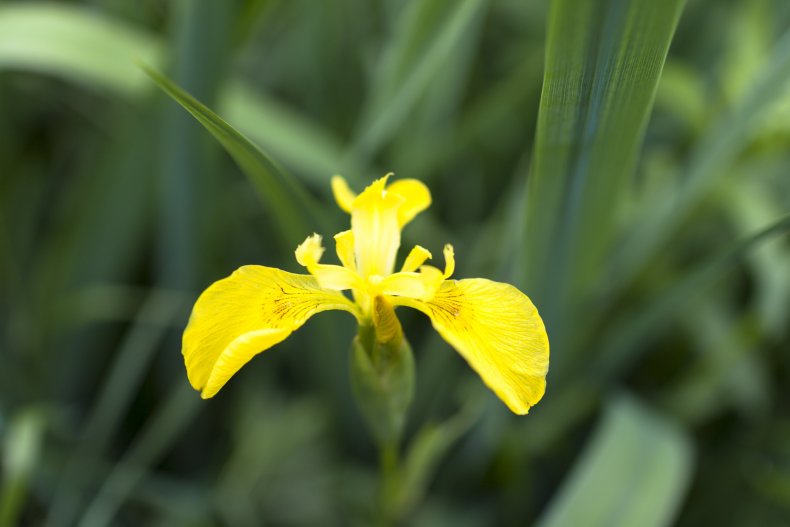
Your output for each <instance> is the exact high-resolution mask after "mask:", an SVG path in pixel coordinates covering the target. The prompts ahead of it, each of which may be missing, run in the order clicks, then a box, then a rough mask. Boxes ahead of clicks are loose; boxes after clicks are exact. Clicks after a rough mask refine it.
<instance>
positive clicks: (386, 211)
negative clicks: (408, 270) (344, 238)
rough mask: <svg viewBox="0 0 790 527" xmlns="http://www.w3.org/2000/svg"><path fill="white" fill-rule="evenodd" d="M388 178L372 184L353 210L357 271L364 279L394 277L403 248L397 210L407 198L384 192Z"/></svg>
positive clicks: (362, 194)
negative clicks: (396, 263) (391, 275)
mask: <svg viewBox="0 0 790 527" xmlns="http://www.w3.org/2000/svg"><path fill="white" fill-rule="evenodd" d="M387 178H388V176H385V177H383V178H381V179H377V180H376V181H374V182H373V183H371V184H370V186H368V187H367V188H366V189H365V190H364V191H363V192H362V193H361V194H360V195H359V196H357V198H356V199H355V200H354V207H353V209H352V211H351V230H352V231H353V232H354V252H355V254H356V262H357V268H358V269H359V272H360V274H362V276H364V277H367V276H372V275H380V276H387V275H389V274H392V271H393V268H394V266H395V257H396V255H397V253H398V247H400V225H399V224H398V209H399V208H400V206H401V204H402V203H403V201H404V199H405V198H403V197H402V196H400V195H399V194H394V193H392V192H388V191H387V190H385V187H386V184H387Z"/></svg>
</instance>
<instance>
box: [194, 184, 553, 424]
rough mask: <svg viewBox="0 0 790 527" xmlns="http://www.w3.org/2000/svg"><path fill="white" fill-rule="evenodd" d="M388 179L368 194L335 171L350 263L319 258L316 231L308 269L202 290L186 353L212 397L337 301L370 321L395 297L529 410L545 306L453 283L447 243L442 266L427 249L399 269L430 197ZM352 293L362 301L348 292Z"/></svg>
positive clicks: (303, 249) (512, 292) (513, 403)
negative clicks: (404, 238) (408, 232)
mask: <svg viewBox="0 0 790 527" xmlns="http://www.w3.org/2000/svg"><path fill="white" fill-rule="evenodd" d="M388 178H389V175H387V176H385V177H383V178H381V179H378V180H376V181H374V182H373V183H372V184H371V185H370V186H368V187H367V188H366V189H365V190H364V191H363V192H362V193H361V194H359V195H355V194H354V193H353V192H352V191H351V190H350V189H349V187H348V185H347V184H346V182H345V180H343V178H341V177H339V176H335V177H334V178H333V179H332V190H333V192H334V195H335V199H336V200H337V202H338V204H339V205H340V207H341V208H342V209H343V210H344V211H346V212H348V213H350V214H351V230H348V231H343V232H341V233H339V234H337V235H335V247H336V251H337V256H338V258H339V260H340V262H341V263H342V265H330V264H323V263H320V261H321V256H322V254H323V252H324V248H323V247H322V245H321V237H320V236H319V235H317V234H313V235H312V236H309V237H308V238H307V239H306V240H305V241H304V243H302V244H301V245H299V247H297V249H296V260H297V261H298V262H299V264H300V265H302V266H304V267H305V268H307V271H308V272H309V273H310V274H292V273H288V272H286V271H282V270H280V269H274V268H271V267H262V266H257V265H247V266H243V267H241V268H239V269H238V270H236V272H234V273H233V274H232V275H231V276H229V277H228V278H225V279H223V280H219V281H218V282H215V283H214V284H212V285H211V286H210V287H209V288H208V289H206V291H204V292H203V294H202V295H200V298H198V300H197V302H196V303H195V306H194V309H193V311H192V316H191V317H190V320H189V324H188V326H187V328H186V330H185V331H184V336H183V355H184V360H185V363H186V368H187V374H188V376H189V381H190V383H191V384H192V386H193V387H194V388H195V389H196V390H200V392H201V396H202V397H203V398H209V397H213V396H214V395H215V394H216V393H217V392H218V391H219V389H220V388H222V386H224V385H225V383H226V382H228V380H229V379H230V378H231V376H233V374H235V373H236V372H237V371H238V370H239V369H240V368H241V367H242V366H243V365H244V364H246V363H247V362H249V361H250V359H252V358H253V357H254V356H255V355H257V354H258V353H261V352H262V351H265V350H267V349H269V348H271V347H272V346H274V345H275V344H277V343H279V342H281V341H282V340H284V339H285V338H286V337H288V335H290V334H291V333H293V332H294V331H295V330H296V329H298V328H299V327H300V326H302V324H304V323H305V322H306V321H307V319H309V318H310V317H311V316H313V315H314V314H316V313H318V312H321V311H326V310H328V309H339V310H342V311H348V312H349V313H351V314H352V315H354V316H355V317H356V319H357V321H358V322H359V324H360V325H367V326H370V325H372V324H374V323H375V322H376V321H375V320H374V318H376V317H374V316H373V314H372V313H371V311H372V309H373V306H374V304H379V303H385V304H389V305H391V306H394V307H397V306H407V307H411V308H414V309H417V310H419V311H421V312H423V313H425V314H426V315H427V316H428V317H429V318H430V319H431V322H432V323H433V327H434V328H435V329H436V331H438V332H439V334H440V335H441V336H442V337H443V338H444V339H445V340H446V341H447V342H448V343H449V344H450V345H451V346H452V347H453V348H455V349H456V350H457V351H458V353H460V354H461V355H462V356H463V357H464V358H465V359H466V361H467V362H468V363H469V365H470V366H471V367H472V368H473V369H474V370H475V371H476V372H477V373H478V374H479V375H480V377H481V378H482V379H483V381H484V382H485V383H486V384H487V385H488V386H489V387H490V388H491V389H492V390H493V391H494V392H495V393H496V394H497V396H499V398H500V399H501V400H502V401H504V402H505V404H507V406H508V407H509V408H510V409H511V410H512V411H513V412H515V413H517V414H526V413H527V411H528V410H529V408H530V407H531V406H533V405H535V404H536V403H537V402H538V401H539V400H540V398H541V397H542V396H543V392H544V391H545V387H546V373H547V371H548V365H549V343H548V338H547V336H546V330H545V328H544V326H543V321H542V320H541V318H540V316H539V315H538V312H537V310H536V309H535V306H534V305H533V304H532V302H531V301H530V300H529V298H527V296H526V295H525V294H524V293H522V292H521V291H519V290H518V289H516V288H515V287H513V286H512V285H509V284H504V283H499V282H493V281H490V280H486V279H482V278H472V279H466V280H451V279H450V276H451V275H452V274H453V271H454V268H455V258H454V254H453V248H452V246H450V245H445V247H444V259H445V268H444V271H440V270H439V269H437V268H435V267H431V266H428V265H424V263H425V261H426V260H428V259H429V258H431V253H430V252H428V250H426V249H424V248H423V247H420V246H419V245H418V246H415V247H414V248H413V249H412V250H411V252H410V253H409V254H408V256H407V257H406V260H405V261H404V263H403V266H402V267H401V270H400V271H398V272H393V271H394V267H395V259H396V255H397V252H398V248H399V247H400V238H401V230H402V229H403V227H404V226H405V225H406V224H407V223H409V222H410V221H411V220H412V219H413V218H414V217H415V216H416V215H417V214H418V213H419V212H421V211H423V210H425V209H426V208H427V207H428V206H429V205H430V204H431V194H430V192H429V191H428V189H427V187H426V186H425V185H424V184H423V183H421V182H419V181H417V180H415V179H402V180H399V181H395V182H393V183H390V184H387V183H388ZM347 290H350V291H351V297H352V298H353V301H352V300H351V299H350V298H349V297H347V296H345V295H344V294H343V293H342V292H343V291H347ZM398 331H399V328H398Z"/></svg>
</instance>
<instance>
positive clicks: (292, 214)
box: [141, 64, 326, 244]
mask: <svg viewBox="0 0 790 527" xmlns="http://www.w3.org/2000/svg"><path fill="white" fill-rule="evenodd" d="M141 67H142V68H143V70H144V71H145V72H146V73H147V74H148V75H149V76H150V77H151V79H153V80H154V82H156V84H157V85H158V86H159V87H160V88H162V90H163V91H164V92H165V93H167V94H168V95H169V96H170V97H172V98H173V99H174V100H175V101H176V102H177V103H178V104H180V105H181V106H182V107H183V108H184V109H185V110H186V111H188V112H189V113H190V114H191V115H192V116H193V117H194V118H195V119H196V120H197V121H198V122H199V123H200V124H202V125H203V127H205V129H206V130H208V131H209V132H210V133H211V135H213V136H214V137H215V138H216V139H217V141H219V142H220V144H221V145H222V146H223V148H225V150H226V151H227V152H228V154H230V156H231V157H232V158H233V159H234V160H235V161H236V163H237V164H238V165H239V167H240V168H241V170H242V171H243V172H244V173H245V174H246V175H247V177H248V178H249V179H250V181H251V182H252V184H253V186H254V187H255V188H256V190H257V191H258V193H259V194H260V196H261V198H262V199H263V201H264V203H266V205H268V206H269V208H270V210H271V212H272V214H273V216H274V218H275V220H276V221H277V228H278V229H279V230H280V232H281V233H283V234H284V238H285V241H287V242H288V243H291V244H295V243H297V242H298V241H299V240H301V239H303V238H304V236H305V233H309V232H312V231H314V230H317V229H318V227H319V226H325V225H326V221H325V220H324V221H322V219H323V216H324V214H323V212H322V209H321V208H319V206H318V205H317V204H316V203H315V202H314V200H313V198H312V197H311V196H310V194H309V193H308V192H307V191H306V190H305V188H304V187H303V186H302V185H301V183H299V182H298V181H297V180H296V179H294V178H293V177H291V176H290V175H288V174H286V173H285V172H284V171H283V170H282V169H281V168H280V167H279V166H278V165H277V164H276V163H275V162H274V161H273V160H272V159H271V158H269V156H267V155H266V154H264V153H263V152H262V151H261V150H260V149H259V148H258V147H257V146H256V145H255V144H254V143H253V142H252V141H250V140H249V139H248V138H247V137H246V136H245V135H244V134H242V133H241V132H239V131H237V130H236V129H235V128H233V127H232V126H231V125H230V124H228V123H227V122H225V121H224V120H223V119H222V118H221V117H219V116H218V115H217V114H215V113H214V112H212V111H211V110H210V109H208V108H207V107H206V106H204V105H203V104H201V103H200V102H199V101H197V100H196V99H195V98H194V97H192V96H191V95H189V94H188V93H187V92H185V91H184V90H182V89H181V88H179V87H178V86H176V85H175V84H174V83H173V82H172V81H170V80H169V79H168V78H167V77H165V76H164V75H162V74H161V73H159V72H158V71H156V70H154V69H153V68H151V67H149V66H146V65H143V64H141Z"/></svg>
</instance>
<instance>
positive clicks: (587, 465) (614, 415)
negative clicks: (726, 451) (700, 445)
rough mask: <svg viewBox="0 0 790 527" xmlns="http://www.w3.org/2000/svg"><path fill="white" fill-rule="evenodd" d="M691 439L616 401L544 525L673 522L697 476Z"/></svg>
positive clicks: (647, 526) (657, 525)
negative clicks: (687, 489) (693, 474)
mask: <svg viewBox="0 0 790 527" xmlns="http://www.w3.org/2000/svg"><path fill="white" fill-rule="evenodd" d="M692 465H693V452H692V446H691V441H690V440H689V438H688V437H687V436H686V435H685V434H684V433H683V432H682V431H681V430H680V429H678V428H676V427H675V426H673V425H672V424H671V423H669V422H667V421H665V420H664V419H662V418H661V417H659V416H657V415H654V414H653V413H652V412H650V411H649V410H647V409H646V408H645V407H643V406H642V405H641V404H639V403H637V402H636V401H634V400H631V399H628V398H623V397H621V398H618V399H615V400H613V401H612V402H611V403H610V404H609V405H608V407H607V408H606V412H605V414H604V417H603V422H602V423H601V424H600V425H599V427H598V430H597V431H596V433H595V435H594V436H593V438H592V439H591V440H590V443H589V444H588V446H587V448H586V450H585V452H584V454H583V455H582V458H581V459H580V460H579V462H578V463H577V464H576V465H575V468H574V470H573V472H572V473H571V475H570V476H569V478H568V479H567V480H566V482H565V484H564V485H563V487H562V489H561V490H560V493H559V495H558V496H557V498H556V499H555V500H554V501H552V503H551V504H550V505H549V508H548V510H547V511H546V512H545V514H544V515H543V517H542V518H541V519H540V521H538V523H537V525H538V526H539V527H560V526H565V525H586V526H589V527H596V526H600V527H604V526H606V527H617V526H623V527H626V526H631V525H639V526H640V527H661V526H663V525H670V524H671V522H672V520H673V519H674V516H675V514H676V512H677V510H678V507H679V505H680V501H681V498H682V497H683V495H684V494H685V491H686V488H687V486H688V482H689V478H690V476H691V471H692Z"/></svg>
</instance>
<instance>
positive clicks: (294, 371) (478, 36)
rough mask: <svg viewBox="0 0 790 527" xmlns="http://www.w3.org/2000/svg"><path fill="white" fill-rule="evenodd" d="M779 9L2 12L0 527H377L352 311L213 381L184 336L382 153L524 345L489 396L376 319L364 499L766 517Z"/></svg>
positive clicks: (405, 506) (412, 509) (783, 387)
mask: <svg viewBox="0 0 790 527" xmlns="http://www.w3.org/2000/svg"><path fill="white" fill-rule="evenodd" d="M788 21H790V9H788V7H787V5H786V2H784V1H782V0H733V1H730V2H719V1H716V0H699V1H697V2H688V5H685V3H684V2H683V1H682V0H671V1H667V2H653V1H649V0H594V1H591V2H578V1H573V0H550V1H549V0H546V1H542V0H539V1H536V2H521V1H518V0H463V1H457V2H453V1H449V0H410V1H408V2H402V1H396V0H380V1H377V2H367V1H365V0H337V1H336V2H329V3H316V2H314V1H311V0H294V1H288V2H277V1H274V0H269V1H260V0H233V1H230V2H210V1H204V0H183V1H180V2H174V3H167V2H157V1H152V2H133V3H123V2H115V1H112V0H92V1H83V2H65V1H62V2H47V3H39V2H22V1H16V2H4V3H2V5H0V115H2V116H3V119H2V120H0V439H1V440H0V455H2V465H1V466H0V477H1V478H0V481H2V489H0V525H16V524H19V525H47V526H50V527H57V526H69V525H86V526H99V525H109V524H112V525H114V524H129V525H137V524H142V525H234V526H236V525H242V526H244V525H260V524H267V525H283V526H286V525H288V526H295V525H318V524H320V525H369V524H371V523H372V518H373V516H374V514H375V511H374V508H375V507H374V504H375V503H376V502H377V500H380V499H382V496H381V495H379V494H377V491H376V488H377V478H378V476H377V472H378V467H377V464H378V462H382V463H383V464H385V465H386V464H387V463H391V459H390V460H388V459H386V456H385V459H382V460H376V459H375V455H374V450H375V449H374V445H373V444H372V442H371V440H370V439H369V438H368V436H367V435H366V434H365V432H364V425H363V422H362V420H363V417H362V415H361V413H360V412H359V410H358V409H357V407H356V406H355V404H354V400H353V394H352V389H351V387H350V383H349V380H350V379H349V361H350V360H351V359H350V357H349V354H348V350H349V346H350V345H351V342H352V339H353V332H354V327H353V323H352V322H351V321H350V320H348V317H344V316H343V315H342V314H338V315H337V317H336V318H334V319H333V318H332V317H333V316H334V315H332V314H326V315H325V316H322V317H320V319H319V318H318V317H317V319H316V320H315V321H311V322H310V324H309V325H311V326H313V327H311V328H309V331H304V332H298V333H297V334H296V335H294V336H293V338H292V339H289V340H288V341H286V342H284V343H283V344H281V345H278V346H277V347H276V348H275V349H274V350H272V351H271V352H269V353H267V354H265V355H264V356H261V357H258V358H256V359H255V360H254V361H253V362H252V363H251V364H250V365H249V366H248V367H247V368H245V369H244V370H243V371H242V372H240V373H239V374H238V375H237V376H236V377H234V379H233V380H232V381H231V383H229V385H228V386H227V387H226V388H225V389H224V390H223V393H222V394H220V396H218V397H217V398H215V399H213V400H211V401H202V400H201V399H200V398H199V397H198V395H197V394H196V393H194V392H193V391H192V390H191V389H190V388H189V386H188V383H187V380H186V374H185V372H184V369H183V364H182V361H181V357H180V354H179V349H180V340H179V338H180V332H181V330H182V329H183V327H184V325H185V323H186V320H187V316H188V314H189V309H190V307H191V305H192V303H193V301H194V299H195V298H196V295H197V294H198V293H199V291H201V290H202V289H203V288H204V287H205V286H206V285H208V284H209V283H211V282H212V281H214V280H217V279H219V278H221V277H224V276H227V275H228V274H230V273H231V272H232V271H233V270H234V269H235V268H236V267H238V266H239V265H242V264H253V263H256V264H262V265H269V266H278V267H282V268H284V269H286V270H290V271H297V270H298V269H297V265H296V263H295V262H294V261H293V249H294V248H295V245H296V243H298V242H299V241H301V240H302V239H304V237H306V236H307V235H308V234H310V233H312V232H313V231H316V232H319V233H321V234H324V235H331V234H334V233H335V232H337V230H339V229H337V228H336V227H337V226H339V225H343V224H345V222H346V221H347V217H346V216H345V215H344V213H342V212H340V211H339V210H338V209H337V208H336V207H335V206H334V204H333V203H332V202H331V197H330V193H329V178H330V177H331V175H332V174H333V173H341V174H343V175H344V176H345V177H346V178H347V179H348V180H349V182H350V183H351V184H352V186H353V187H354V188H355V189H356V190H361V189H362V187H363V186H364V185H365V184H366V183H367V182H369V181H370V180H371V179H373V178H374V177H379V176H381V175H383V174H384V173H385V172H388V171H390V170H392V171H394V172H395V173H396V177H418V178H421V179H423V180H424V181H425V182H426V183H427V184H428V186H429V187H430V188H431V190H432V193H433V201H434V204H433V206H432V207H431V209H430V210H429V211H428V212H427V213H426V214H424V215H421V216H420V217H419V218H418V219H417V220H416V221H415V222H414V223H413V224H411V225H410V226H409V227H408V228H407V229H406V232H405V240H404V246H407V245H410V242H411V237H412V236H413V237H414V239H416V240H419V242H420V243H421V244H422V245H425V246H426V247H427V248H428V249H429V250H431V251H433V252H434V254H438V253H439V252H440V249H441V247H442V245H443V244H444V243H445V242H451V243H453V244H454V245H455V247H456V254H457V260H458V272H457V273H456V274H457V276H458V277H459V278H463V277H472V276H487V277H491V278H494V279H508V278H510V279H511V280H512V281H514V282H515V283H516V285H518V286H519V287H520V288H521V289H522V290H524V291H525V292H526V293H527V294H528V295H530V296H531V297H532V298H533V300H534V301H535V303H536V305H537V306H538V308H539V309H540V311H541V313H542V315H543V316H544V318H545V320H546V322H547V325H548V328H549V336H550V340H551V344H552V363H551V369H550V373H549V377H548V387H547V392H546V396H545V398H544V400H543V401H541V402H540V403H539V404H538V405H537V406H536V407H535V408H533V409H532V410H531V411H530V414H529V415H528V416H525V417H523V418H522V417H516V416H513V415H511V414H509V413H508V412H507V411H506V409H504V408H503V407H502V405H501V403H499V401H498V400H496V399H495V398H494V397H493V396H492V395H491V394H490V393H489V392H488V391H487V390H486V389H485V388H484V387H482V386H481V385H480V383H479V380H478V379H476V378H475V376H474V374H473V373H472V372H471V371H470V370H469V368H467V367H466V365H465V364H464V362H463V360H461V359H460V358H459V357H458V356H457V354H455V353H453V352H452V351H451V350H450V349H449V347H448V346H447V345H446V344H445V343H444V342H443V341H442V340H441V339H440V338H439V337H437V336H436V335H435V333H434V332H433V331H430V330H429V327H428V326H429V324H428V323H427V321H426V320H424V319H423V318H421V317H419V316H418V315H410V314H408V313H401V312H400V311H399V312H398V314H399V316H400V317H401V322H402V323H403V330H404V333H405V335H406V336H407V338H408V340H409V342H410V343H411V345H412V347H413V350H414V362H415V370H414V373H415V375H416V379H415V389H416V390H415V392H414V402H413V405H412V411H411V414H410V415H409V416H408V419H407V421H406V423H405V426H404V429H403V441H402V443H401V449H400V452H399V454H400V460H401V463H400V464H399V465H398V466H396V467H395V468H392V470H391V471H390V474H389V478H390V480H391V482H392V483H391V485H392V486H391V487H389V495H388V496H387V497H386V499H387V500H388V503H389V505H388V506H389V507H391V508H392V513H391V516H392V517H396V516H398V517H401V518H402V519H403V523H404V524H408V525H418V526H419V525H430V526H436V525H439V526H442V525H453V526H458V525H461V526H464V525H468V526H478V525H479V526H482V525H492V524H496V525H524V524H531V523H533V522H536V521H537V522H538V524H539V525H548V526H553V525H588V524H589V525H655V526H659V525H670V524H673V523H675V524H678V525H709V524H717V523H721V524H726V525H744V526H752V525H766V526H773V525H777V526H779V525H784V524H786V523H787V517H788V515H790V493H789V492H788V490H787V489H788V488H790V451H789V450H788V447H787V445H790V427H789V426H788V423H790V413H788V409H787V408H786V405H784V404H783V401H786V400H787V397H788V395H789V394H788V391H787V386H790V359H789V358H788V356H787V353H786V350H787V349H788V347H789V345H790V333H789V332H788V325H787V320H788V316H790V274H788V272H787V270H788V268H790V267H788V266H789V265H790V247H789V246H788V239H787V231H788V229H790V219H788V216H787V214H788V211H790V198H789V197H788V196H790V181H788V178H787V173H788V167H790V157H788V145H790V127H788V124H787V123H788V122H790V106H788V100H789V99H788V88H789V87H790V86H789V81H790V33H788V32H787V29H786V28H787V27H788ZM140 63H142V64H144V65H146V66H144V68H141V67H140V66H139V65H138V64H140ZM160 72H161V73H160ZM146 73H148V75H146ZM170 79H172V80H170ZM157 85H158V86H159V88H161V90H163V91H164V92H165V93H162V92H161V91H160V90H157ZM165 94H167V95H169V96H170V97H171V98H172V99H175V101H176V102H177V103H178V104H179V105H180V106H181V107H179V106H178V105H176V104H173V101H171V100H170V99H168V98H167V96H166V95H165ZM184 110H186V111H184ZM205 131H208V132H209V133H208V134H206V133H205ZM225 154H227V155H225ZM327 258H329V255H327ZM637 401H638V402H637ZM391 454H392V453H391Z"/></svg>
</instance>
